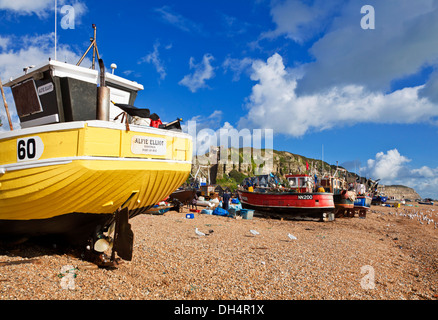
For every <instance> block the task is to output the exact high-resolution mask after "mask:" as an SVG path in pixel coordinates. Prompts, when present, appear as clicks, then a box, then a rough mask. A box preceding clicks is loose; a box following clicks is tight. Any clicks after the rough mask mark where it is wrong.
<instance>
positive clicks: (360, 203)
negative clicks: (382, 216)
mask: <svg viewBox="0 0 438 320" xmlns="http://www.w3.org/2000/svg"><path fill="white" fill-rule="evenodd" d="M372 199H373V198H371V197H369V196H357V197H356V200H354V208H353V209H352V210H351V216H354V214H355V213H357V214H358V215H359V218H365V217H366V214H367V211H368V209H369V208H370V207H371V201H372Z"/></svg>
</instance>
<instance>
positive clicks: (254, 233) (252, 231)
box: [249, 230, 260, 236]
mask: <svg viewBox="0 0 438 320" xmlns="http://www.w3.org/2000/svg"><path fill="white" fill-rule="evenodd" d="M249 232H251V233H252V234H253V235H255V236H256V235H258V234H260V232H258V231H256V230H249Z"/></svg>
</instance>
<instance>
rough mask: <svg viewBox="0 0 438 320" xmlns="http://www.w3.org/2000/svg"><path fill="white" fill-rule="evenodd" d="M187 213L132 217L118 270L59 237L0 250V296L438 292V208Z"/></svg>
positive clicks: (342, 296) (420, 295)
mask: <svg viewBox="0 0 438 320" xmlns="http://www.w3.org/2000/svg"><path fill="white" fill-rule="evenodd" d="M188 212H189V211H188V209H184V210H183V212H174V211H170V212H167V213H165V214H164V215H140V216H137V217H135V218H133V219H132V220H130V223H131V225H132V229H133V232H134V253H133V259H132V261H124V262H123V263H122V264H120V265H119V267H118V268H116V269H102V268H98V267H97V266H95V265H94V264H91V263H89V262H87V261H84V260H82V259H81V256H80V254H78V253H77V251H76V250H74V249H71V248H61V247H59V246H57V245H56V244H47V243H45V244H44V245H43V244H39V243H35V242H25V243H22V244H18V245H15V246H12V247H11V246H8V247H0V299H1V300H90V299H92V300H129V299H134V300H169V299H170V300H437V299H438V272H437V271H438V228H437V222H438V209H436V207H435V206H427V205H414V206H411V207H407V206H402V207H401V208H388V207H380V206H372V207H371V209H370V210H369V212H368V213H367V216H366V218H365V219H360V218H358V217H357V216H355V217H353V218H337V219H336V220H335V221H331V222H311V221H292V220H280V219H269V218H264V217H259V216H257V215H256V216H254V218H253V219H251V220H245V219H235V218H228V217H222V216H214V215H206V214H199V213H195V214H194V218H193V219H187V218H186V213H188ZM196 228H198V230H199V231H201V232H203V233H204V234H206V235H205V236H199V235H197V234H196V233H195V229H196ZM250 230H256V231H257V233H258V234H255V235H254V234H253V233H251V231H250ZM289 234H290V235H293V236H294V237H295V238H296V239H291V238H290V237H289V236H288V235H289Z"/></svg>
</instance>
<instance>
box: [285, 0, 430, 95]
mask: <svg viewBox="0 0 438 320" xmlns="http://www.w3.org/2000/svg"><path fill="white" fill-rule="evenodd" d="M330 2H331V1H330ZM367 4H370V5H373V7H374V8H375V17H376V27H375V29H374V30H363V29H362V28H361V27H360V21H361V18H362V17H363V15H362V14H361V13H360V8H361V6H362V4H359V3H357V1H354V0H350V1H347V2H345V3H344V4H343V5H342V6H339V8H338V9H337V11H336V14H334V15H331V18H330V21H329V22H327V27H326V28H325V29H324V27H321V28H323V30H324V34H323V35H322V36H321V38H320V39H319V40H318V41H316V42H315V43H314V44H313V45H312V47H311V48H310V49H309V53H310V54H311V56H312V58H313V62H311V63H308V64H307V65H306V73H305V76H304V77H303V78H302V79H300V80H299V81H298V84H297V94H309V93H314V92H318V91H320V90H323V89H328V88H331V87H333V86H345V85H351V84H354V85H358V86H363V87H365V88H367V89H369V90H372V91H376V90H379V91H382V92H387V91H390V90H393V88H391V85H392V83H393V81H394V80H397V79H403V78H406V77H409V76H411V75H415V74H417V73H418V72H421V70H422V69H423V68H424V67H426V66H431V65H437V62H438V60H437V57H438V38H437V37H436V35H435V33H434V30H437V29H438V3H437V2H436V1H434V0H418V1H415V2H412V1H410V0H386V1H374V0H372V1H368V2H367ZM283 14H284V15H285V16H287V12H283ZM290 23H292V22H290ZM309 23H314V24H316V25H320V23H321V22H320V19H319V18H318V15H317V14H312V15H311V16H310V17H309ZM284 25H285V27H286V26H287V25H288V22H287V20H285V21H284ZM305 34H307V33H305Z"/></svg>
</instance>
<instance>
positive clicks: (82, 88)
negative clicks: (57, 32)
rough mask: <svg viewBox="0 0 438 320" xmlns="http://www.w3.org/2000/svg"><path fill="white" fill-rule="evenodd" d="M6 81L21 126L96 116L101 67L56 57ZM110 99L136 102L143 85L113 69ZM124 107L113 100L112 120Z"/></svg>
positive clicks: (108, 83) (109, 79)
mask: <svg viewBox="0 0 438 320" xmlns="http://www.w3.org/2000/svg"><path fill="white" fill-rule="evenodd" d="M27 71H28V72H27V73H25V74H23V75H21V76H17V77H15V78H11V79H10V81H9V82H7V83H5V84H4V86H5V87H10V88H11V90H12V95H13V97H14V101H15V106H16V109H17V113H18V116H19V118H20V122H21V127H22V128H28V127H34V126H40V125H45V124H51V123H60V122H70V121H84V120H94V119H96V104H97V103H96V102H97V86H98V85H99V71H98V70H93V69H88V68H84V67H80V66H76V65H71V64H68V63H63V62H59V61H55V60H49V62H48V63H47V64H45V65H42V66H40V67H37V68H32V69H28V70H27ZM105 85H106V86H107V87H109V88H110V100H112V101H114V102H115V103H121V104H129V105H134V101H135V99H136V97H137V92H138V91H140V90H143V86H142V85H141V84H139V83H137V82H134V81H130V80H127V79H124V78H122V77H119V76H116V75H114V74H111V73H107V72H106V73H105ZM121 112H123V110H121V109H120V108H118V107H116V106H114V105H113V104H112V103H110V114H109V119H110V121H112V120H114V118H115V117H116V116H117V115H119V114H120V113H121Z"/></svg>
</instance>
